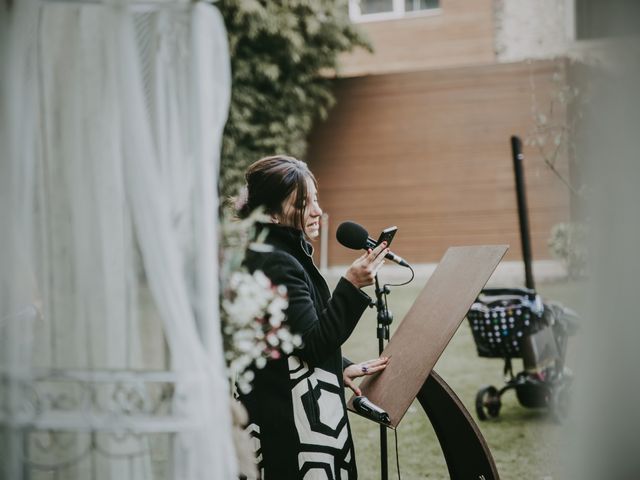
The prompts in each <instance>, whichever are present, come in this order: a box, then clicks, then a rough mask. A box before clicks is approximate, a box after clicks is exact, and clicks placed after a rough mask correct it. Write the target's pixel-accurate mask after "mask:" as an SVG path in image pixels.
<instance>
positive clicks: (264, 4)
mask: <svg viewBox="0 0 640 480" xmlns="http://www.w3.org/2000/svg"><path fill="white" fill-rule="evenodd" d="M216 5H217V7H218V8H219V9H220V12H221V13H222V15H223V17H224V20H225V25H226V28H227V32H228V37H229V48H230V53H231V68H232V92H231V107H230V111H229V118H228V121H227V124H226V127H225V131H224V136H223V143H222V157H221V171H220V182H221V194H222V195H223V198H224V197H229V196H231V195H233V194H235V193H236V192H237V190H238V188H239V187H240V186H241V185H242V184H243V183H244V180H243V173H244V171H245V169H246V167H247V166H248V165H249V164H250V163H251V162H253V161H255V160H257V159H258V158H261V157H263V156H266V155H273V154H276V153H287V154H290V155H294V156H297V157H303V156H304V154H305V151H306V148H307V136H308V134H309V131H310V130H311V127H312V125H313V122H314V121H315V120H316V119H324V118H326V116H327V113H328V110H329V108H330V107H331V106H332V104H333V102H334V97H333V95H332V92H331V88H332V79H331V76H332V75H333V73H334V72H335V71H336V69H337V59H338V55H339V54H340V53H342V52H346V51H350V50H352V49H353V48H355V47H357V46H361V47H365V48H370V47H369V45H368V43H367V41H366V40H365V39H364V38H363V37H362V36H361V34H360V33H359V32H358V31H357V30H356V28H355V27H354V26H353V25H352V24H351V23H350V20H349V16H348V12H347V3H346V1H345V0H314V1H309V0H288V1H284V0H276V1H270V0H220V1H219V2H218V3H217V4H216Z"/></svg>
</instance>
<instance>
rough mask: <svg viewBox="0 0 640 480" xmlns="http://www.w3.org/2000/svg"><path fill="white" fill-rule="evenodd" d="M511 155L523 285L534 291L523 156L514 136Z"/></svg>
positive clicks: (519, 144) (517, 139)
mask: <svg viewBox="0 0 640 480" xmlns="http://www.w3.org/2000/svg"><path fill="white" fill-rule="evenodd" d="M511 153H512V155H513V173H514V174H515V177H516V197H517V199H518V219H519V221H520V241H521V242H522V260H523V261H524V274H525V284H526V286H527V288H530V289H531V290H534V289H535V288H536V287H535V284H534V282H533V272H532V270H531V236H530V232H529V213H528V210H527V192H526V187H525V182H524V168H523V165H522V164H523V161H524V155H523V154H522V140H520V138H518V137H516V136H515V135H514V136H512V137H511Z"/></svg>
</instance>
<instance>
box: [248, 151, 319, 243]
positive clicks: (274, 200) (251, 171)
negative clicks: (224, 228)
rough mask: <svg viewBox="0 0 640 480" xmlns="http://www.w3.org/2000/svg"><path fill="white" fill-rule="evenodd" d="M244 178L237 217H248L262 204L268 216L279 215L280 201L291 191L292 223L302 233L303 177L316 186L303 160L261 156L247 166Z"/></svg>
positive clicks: (304, 187)
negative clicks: (244, 192) (244, 190)
mask: <svg viewBox="0 0 640 480" xmlns="http://www.w3.org/2000/svg"><path fill="white" fill-rule="evenodd" d="M244 178H245V180H246V182H247V186H246V188H247V192H246V193H247V198H246V201H245V202H244V205H242V206H241V207H240V209H239V210H238V216H239V217H240V218H246V217H248V216H249V215H250V214H251V212H253V211H254V210H255V209H256V208H258V207H263V208H264V209H265V213H267V214H268V215H282V214H283V213H284V212H283V211H282V205H283V203H284V201H285V200H286V199H287V198H288V197H289V195H291V193H292V192H295V196H294V203H293V206H294V208H295V217H294V218H293V222H294V226H295V227H296V228H298V229H300V230H302V231H303V232H304V210H305V205H306V200H307V194H308V191H307V178H310V179H311V180H312V181H313V183H314V184H316V187H317V182H316V178H315V177H314V176H313V173H311V170H309V167H308V166H307V164H306V163H305V162H303V161H301V160H298V159H296V158H293V157H289V156H286V155H274V156H272V157H265V158H261V159H260V160H258V161H257V162H254V163H252V164H251V165H250V166H249V168H248V169H247V172H246V173H245V176H244Z"/></svg>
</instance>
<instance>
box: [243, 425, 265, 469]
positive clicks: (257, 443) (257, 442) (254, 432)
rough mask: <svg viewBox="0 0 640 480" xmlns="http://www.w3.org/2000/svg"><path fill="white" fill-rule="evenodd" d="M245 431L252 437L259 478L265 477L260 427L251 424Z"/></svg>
mask: <svg viewBox="0 0 640 480" xmlns="http://www.w3.org/2000/svg"><path fill="white" fill-rule="evenodd" d="M245 431H246V432H247V433H248V434H249V436H250V437H251V445H252V446H253V454H254V455H255V457H256V462H257V467H258V472H260V475H259V477H258V478H263V477H264V471H263V467H262V443H261V439H260V426H259V425H256V424H255V423H250V424H249V425H248V426H247V428H245ZM247 480H254V479H253V478H247Z"/></svg>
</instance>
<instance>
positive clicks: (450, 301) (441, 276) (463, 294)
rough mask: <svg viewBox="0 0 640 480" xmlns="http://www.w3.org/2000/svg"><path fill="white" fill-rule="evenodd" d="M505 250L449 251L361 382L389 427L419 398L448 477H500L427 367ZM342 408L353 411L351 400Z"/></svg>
mask: <svg viewBox="0 0 640 480" xmlns="http://www.w3.org/2000/svg"><path fill="white" fill-rule="evenodd" d="M507 248H508V247H507V246H505V245H489V246H472V247H451V248H449V249H448V250H447V252H446V253H445V255H444V257H442V260H441V261H440V263H439V265H438V267H437V268H436V270H435V271H434V272H433V275H432V276H431V278H429V281H428V282H427V284H426V285H425V287H424V289H423V290H422V292H421V293H420V295H419V296H418V298H417V300H416V301H415V302H414V304H413V306H412V307H411V309H410V310H409V312H408V313H407V315H406V316H405V318H404V320H403V321H402V323H401V324H400V326H399V327H398V329H397V330H396V332H395V334H394V335H393V337H391V340H390V341H389V343H388V344H387V346H386V348H385V349H384V351H383V353H382V355H383V356H387V357H391V356H392V357H393V361H391V362H389V364H388V366H387V368H386V369H385V370H384V371H383V372H382V373H381V374H380V375H376V376H372V377H366V378H365V379H364V380H363V382H362V383H361V384H360V389H361V390H362V395H363V396H365V397H367V398H368V399H369V401H371V402H373V403H374V404H375V405H377V406H379V407H380V408H382V409H384V410H385V411H386V412H387V413H388V414H389V418H390V423H389V424H388V425H387V426H389V427H391V428H396V427H397V426H398V424H399V423H400V420H402V417H403V416H404V414H405V413H406V411H407V409H408V408H409V406H410V405H411V403H412V402H413V400H414V399H415V398H417V399H418V401H419V402H420V404H421V405H422V407H423V408H424V410H425V413H426V414H427V416H428V417H429V420H430V421H431V423H432V425H433V427H434V430H435V432H436V435H437V436H438V440H439V441H440V446H441V447H442V451H443V454H444V457H445V460H446V462H447V468H448V469H449V474H450V477H451V478H452V479H455V480H457V479H473V480H497V479H498V478H499V477H498V472H497V470H496V467H495V464H494V462H493V458H492V457H491V453H490V452H489V449H488V447H487V444H486V442H485V441H484V438H483V437H482V434H481V433H480V430H479V429H478V427H477V425H476V424H475V422H474V421H473V419H472V418H471V415H470V414H469V412H468V411H467V410H466V408H465V407H464V405H463V404H462V402H461V401H460V400H459V399H458V397H457V396H456V395H455V394H454V393H453V391H452V390H451V388H450V387H449V386H448V385H447V384H446V383H445V382H444V380H442V378H440V377H439V376H438V375H437V374H436V373H435V372H433V371H432V370H433V367H434V365H435V364H436V362H437V360H438V359H439V358H440V356H441V355H442V352H443V351H444V349H445V347H446V346H447V345H448V343H449V341H450V340H451V338H452V337H453V335H454V333H455V332H456V330H457V329H458V327H459V326H460V323H461V322H462V320H463V319H464V317H465V315H466V313H467V312H468V311H469V307H471V304H472V303H473V302H474V300H475V299H476V297H477V296H478V294H479V293H480V290H482V288H483V287H484V285H485V284H486V283H487V281H488V280H489V277H490V276H491V274H492V273H493V271H494V270H495V268H496V267H497V266H498V263H499V262H500V260H501V259H502V257H503V256H504V254H505V252H506V251H507ZM348 407H349V409H350V410H352V411H354V412H355V410H354V408H353V397H352V398H351V399H350V400H349V402H348ZM356 413H357V412H356Z"/></svg>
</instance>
